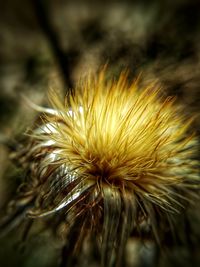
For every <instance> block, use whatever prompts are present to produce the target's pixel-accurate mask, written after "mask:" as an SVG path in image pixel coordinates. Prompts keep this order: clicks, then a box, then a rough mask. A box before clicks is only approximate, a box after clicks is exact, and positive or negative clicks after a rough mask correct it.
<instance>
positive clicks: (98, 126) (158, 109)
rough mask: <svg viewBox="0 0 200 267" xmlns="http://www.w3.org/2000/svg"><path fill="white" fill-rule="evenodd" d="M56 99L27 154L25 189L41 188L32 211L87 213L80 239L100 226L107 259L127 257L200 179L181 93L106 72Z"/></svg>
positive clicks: (68, 218) (68, 215)
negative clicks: (133, 242) (131, 242)
mask: <svg viewBox="0 0 200 267" xmlns="http://www.w3.org/2000/svg"><path fill="white" fill-rule="evenodd" d="M50 102H51V105H52V108H50V109H45V108H44V109H42V110H43V113H44V115H42V120H43V122H42V123H41V124H40V125H39V126H37V127H36V128H35V129H34V130H33V133H32V134H31V136H30V143H29V145H28V146H27V147H28V148H26V150H25V153H24V158H23V160H24V164H26V168H29V169H30V173H31V175H30V176H29V179H27V187H26V190H25V191H27V192H28V191H31V192H34V193H33V195H34V197H33V198H32V200H31V201H32V203H33V204H32V205H31V206H30V208H29V209H28V212H27V213H28V215H29V216H31V217H39V216H48V215H50V214H56V213H58V214H60V213H62V212H63V213H64V214H65V215H66V216H65V220H66V221H67V222H68V224H69V225H70V226H71V225H73V223H74V222H75V221H76V220H79V219H80V218H81V222H80V223H79V226H80V236H79V240H83V239H84V236H85V235H87V234H89V233H90V232H95V233H97V238H98V240H99V242H100V244H101V251H102V262H103V264H104V266H109V264H111V263H112V261H113V260H116V262H119V261H120V258H121V254H122V251H123V248H124V247H125V244H126V241H127V239H128V237H129V235H130V234H131V232H132V231H133V229H134V228H136V227H139V226H140V224H141V223H142V222H147V223H148V224H149V225H150V226H151V228H152V231H153V233H154V235H155V237H156V239H157V241H159V237H158V231H159V227H157V224H158V217H159V218H162V217H164V216H166V217H168V218H169V217H170V216H172V214H173V213H174V212H177V211H178V210H179V209H181V208H182V207H183V206H184V205H186V203H187V201H188V200H190V198H191V194H192V193H193V191H194V190H195V188H196V187H197V184H198V173H197V161H196V160H195V159H194V155H195V154H196V153H197V149H196V146H197V145H196V138H195V137H194V135H192V134H189V133H188V129H189V126H190V125H191V120H190V121H188V120H186V119H185V117H184V115H183V114H181V112H180V108H179V107H176V105H175V104H174V102H175V99H174V98H172V97H167V98H166V99H163V98H162V97H161V96H160V90H158V89H155V88H154V85H151V86H149V87H148V88H144V89H143V90H142V89H139V88H138V83H137V81H135V82H132V83H128V81H127V74H126V73H122V74H121V75H120V77H119V79H118V80H115V81H106V79H105V74H104V71H102V72H101V73H100V74H99V76H95V77H92V76H90V77H89V78H88V79H87V80H86V81H84V82H82V83H80V84H79V86H78V87H77V88H76V90H75V95H73V96H70V97H69V99H68V101H62V100H61V99H60V98H59V97H58V95H57V94H56V93H55V92H51V93H50ZM64 102H66V103H64ZM62 218H63V217H62ZM77 242H78V240H77Z"/></svg>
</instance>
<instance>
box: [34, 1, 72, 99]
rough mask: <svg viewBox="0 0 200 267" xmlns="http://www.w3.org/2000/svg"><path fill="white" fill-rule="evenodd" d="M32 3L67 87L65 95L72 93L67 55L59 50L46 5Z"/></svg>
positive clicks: (38, 2) (41, 2) (58, 43)
mask: <svg viewBox="0 0 200 267" xmlns="http://www.w3.org/2000/svg"><path fill="white" fill-rule="evenodd" d="M31 1H32V3H33V7H34V9H35V13H36V16H37V19H38V22H39V25H40V27H41V29H42V31H43V33H44V34H45V35H46V38H47V40H48V41H49V44H50V46H51V49H52V51H53V54H54V56H55V58H56V60H57V62H58V66H59V68H60V72H61V74H62V76H63V80H64V83H65V85H66V86H67V93H68V94H70V93H73V92H72V88H73V82H72V80H71V71H70V67H71V66H70V60H69V53H65V52H64V51H63V49H62V48H61V45H60V42H59V37H58V35H57V33H56V31H55V30H54V28H53V25H52V23H51V20H50V17H49V14H48V9H47V4H45V1H44V0H31Z"/></svg>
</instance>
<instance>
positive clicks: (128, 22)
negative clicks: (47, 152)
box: [0, 0, 200, 267]
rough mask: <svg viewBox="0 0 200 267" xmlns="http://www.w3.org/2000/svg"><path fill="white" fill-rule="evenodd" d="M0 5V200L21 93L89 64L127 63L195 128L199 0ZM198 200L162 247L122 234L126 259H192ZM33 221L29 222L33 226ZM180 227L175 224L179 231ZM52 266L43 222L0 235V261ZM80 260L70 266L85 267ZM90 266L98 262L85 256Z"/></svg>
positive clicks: (11, 181) (27, 118)
mask: <svg viewBox="0 0 200 267" xmlns="http://www.w3.org/2000/svg"><path fill="white" fill-rule="evenodd" d="M0 6H1V8H0V208H1V211H2V210H3V209H4V207H5V205H6V203H7V202H8V201H9V200H10V199H11V198H12V196H13V195H15V190H16V187H17V185H18V184H19V183H20V181H21V180H22V179H23V172H22V171H21V170H20V169H19V168H17V167H16V166H15V165H14V164H12V163H11V162H10V160H9V149H8V147H7V145H6V144H7V143H8V142H9V140H12V139H18V137H19V138H21V136H22V135H23V133H24V132H25V131H26V130H27V128H29V127H31V125H32V124H33V122H34V120H35V119H36V117H37V114H36V113H35V111H33V110H32V109H31V108H30V107H28V106H27V105H26V104H25V101H24V99H23V97H22V96H23V95H24V96H26V97H27V98H28V99H30V100H31V101H32V102H34V103H36V104H38V105H44V106H47V105H48V101H47V100H46V99H47V91H48V89H49V88H50V87H53V88H60V89H61V90H63V93H64V94H67V93H68V92H69V90H70V88H72V87H74V86H75V85H76V82H77V81H78V80H79V79H80V78H81V77H84V76H85V75H87V73H88V72H89V71H93V72H95V71H97V70H98V69H99V68H100V67H102V66H103V65H104V64H106V63H107V64H108V66H109V67H108V71H109V73H110V74H109V75H111V76H117V75H118V74H119V73H120V71H121V70H123V69H124V68H128V69H129V71H130V78H131V79H132V78H135V77H137V76H138V75H139V74H140V75H141V80H142V82H143V83H144V84H148V83H149V82H151V81H152V80H156V81H157V83H158V84H159V86H161V88H162V90H163V93H164V94H166V95H176V96H177V103H179V104H180V105H182V106H183V107H184V110H185V113H186V115H188V116H192V115H196V120H195V122H194V124H193V127H194V129H195V130H196V132H197V133H199V132H200V131H199V129H200V113H199V106H200V15H199V14H200V2H199V1H198V0H196V1H194V0H174V1H159V0H153V1H148V0H146V1H145V0H140V1H139V0H138V1H103V0H102V1H100V0H99V1H97V0H96V1H92V0H90V1H89V0H88V1H87V0H85V1H73V0H71V1H70V0H69V1H65V0H7V1H1V5H0ZM199 207H200V205H199V203H196V206H195V207H193V208H192V209H191V210H188V213H187V214H188V218H189V226H188V225H187V227H186V228H184V227H185V226H184V227H181V224H180V229H179V231H180V232H181V231H183V232H184V234H186V238H185V239H184V240H185V242H183V243H181V244H176V245H173V246H171V247H170V249H169V250H168V251H165V252H163V251H161V250H160V249H158V248H155V246H154V244H151V243H148V242H147V243H145V244H143V242H141V241H134V240H130V242H129V243H130V244H129V246H128V248H127V260H126V266H127V267H131V266H132V267H135V266H137V267H140V266H143V267H153V266H166V267H167V266H200V256H199V255H198V254H199V251H200V224H199V223H200V215H199ZM36 228H37V227H36ZM180 235H182V232H181V233H180ZM59 264H60V243H59V241H57V240H56V239H55V238H53V237H52V236H51V233H50V232H49V231H48V230H42V231H40V233H38V229H35V230H34V229H33V230H32V232H31V234H30V236H29V237H28V239H26V240H24V241H23V240H22V239H21V232H20V229H16V230H13V231H12V232H11V233H10V234H8V235H6V236H4V237H3V238H1V239H0V266H2V267H12V266H13V267H14V266H20V267H31V266H38V267H47V266H48V267H50V266H55V267H56V266H59ZM84 264H85V263H82V265H80V266H88V265H86V264H85V265H84ZM90 266H99V265H98V263H97V262H95V261H93V262H92V263H91V264H90Z"/></svg>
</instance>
